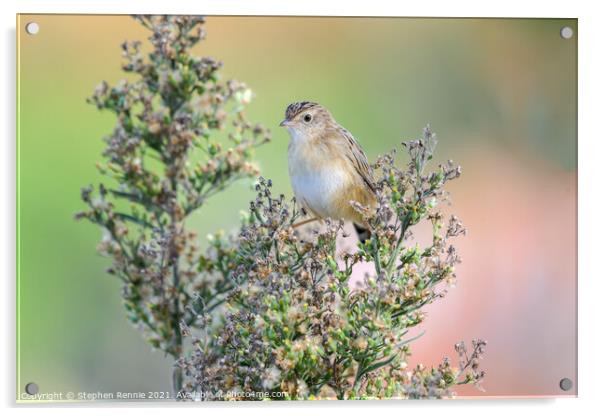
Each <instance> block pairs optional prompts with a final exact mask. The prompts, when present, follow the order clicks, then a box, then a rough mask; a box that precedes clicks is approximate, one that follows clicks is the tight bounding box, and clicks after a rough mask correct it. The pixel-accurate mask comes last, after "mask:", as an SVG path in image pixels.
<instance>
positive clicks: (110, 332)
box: [17, 15, 577, 396]
mask: <svg viewBox="0 0 602 416" xmlns="http://www.w3.org/2000/svg"><path fill="white" fill-rule="evenodd" d="M30 21H35V22H37V23H38V24H39V26H40V31H39V33H38V34H37V35H35V36H31V35H27V34H26V33H25V31H24V27H25V24H26V23H27V22H30ZM566 25H568V26H571V27H572V28H573V30H574V32H575V37H573V38H572V39H570V40H565V39H562V38H561V37H560V29H561V28H562V27H563V26H566ZM206 29H207V31H208V39H207V41H206V42H203V43H201V44H200V45H199V46H198V47H197V48H196V49H195V52H196V53H198V54H199V55H210V56H213V57H215V58H217V59H219V60H222V61H223V62H224V63H225V67H224V70H223V72H222V75H223V77H224V79H228V78H236V79H238V80H241V81H244V82H246V83H247V84H248V85H249V86H250V87H251V88H252V89H253V91H254V92H255V99H254V101H253V102H252V103H251V105H250V106H249V108H248V115H249V118H250V119H251V120H253V121H258V122H261V123H263V124H265V125H266V126H268V127H270V128H272V130H273V142H272V143H270V144H268V145H266V146H265V147H263V148H262V149H261V150H260V151H258V152H257V160H258V162H259V165H260V167H261V169H262V174H263V175H264V176H266V177H270V178H273V179H274V184H275V188H276V191H277V192H284V193H285V194H286V195H289V196H290V195H291V189H290V186H289V180H288V174H287V167H286V148H287V144H288V136H287V134H286V132H285V131H284V130H282V129H279V128H278V127H277V125H278V122H279V121H280V120H281V119H282V117H283V113H284V109H285V107H286V105H287V104H289V103H290V102H292V101H296V100H304V99H308V100H314V101H317V102H319V103H321V104H323V105H325V106H326V107H328V108H329V109H330V110H331V112H332V113H333V115H334V116H335V118H336V119H337V120H338V121H339V122H340V123H341V124H343V125H344V126H345V127H346V128H347V129H349V130H350V131H351V132H352V133H353V134H354V136H355V137H356V138H358V139H359V141H360V142H361V144H362V145H363V146H364V148H365V149H366V152H367V154H368V156H369V158H370V159H371V160H374V158H375V157H376V156H377V155H378V154H381V153H383V152H385V151H388V150H390V149H391V148H392V147H394V146H397V145H398V144H399V142H400V141H401V140H402V139H403V140H407V139H410V138H414V137H416V136H418V135H419V134H420V132H421V129H422V128H423V127H424V125H425V124H426V123H431V125H432V127H433V129H434V130H435V131H436V132H437V133H438V136H439V139H440V147H439V151H438V157H439V159H440V160H445V159H449V158H453V159H454V160H455V161H457V162H459V163H460V164H461V165H462V166H463V171H464V175H463V177H462V178H461V179H460V180H459V181H457V182H456V183H454V184H453V185H452V186H451V187H450V190H451V191H452V194H453V202H454V207H453V212H455V213H457V214H458V215H459V216H460V217H461V218H462V219H463V220H464V222H465V223H466V225H467V226H468V228H469V236H468V237H467V238H465V239H464V240H463V241H462V243H461V245H460V252H461V253H462V255H463V258H464V263H463V264H462V265H461V266H460V267H459V270H458V271H459V280H458V286H457V287H456V288H455V289H454V290H452V291H451V292H450V295H449V296H448V298H447V299H445V300H443V301H441V302H439V303H438V304H436V305H433V306H432V307H431V308H429V318H428V319H427V323H426V324H425V325H424V328H425V329H426V330H427V335H426V336H424V337H422V338H421V339H420V340H419V341H418V342H416V344H415V348H414V351H415V359H416V361H422V362H424V363H425V364H427V365H433V364H435V363H437V362H438V361H439V360H440V358H441V357H442V356H443V355H451V354H452V351H453V344H454V343H455V342H457V341H459V340H460V339H466V340H469V339H470V338H472V337H477V336H479V337H483V338H485V339H488V341H489V347H488V354H487V356H486V360H485V362H484V363H483V366H484V367H485V368H486V370H487V372H488V375H487V378H486V380H485V383H484V386H485V388H486V390H487V391H486V392H485V393H479V392H478V391H476V390H474V389H472V388H470V389H460V393H461V394H465V395H477V394H478V395H482V394H485V395H489V396H493V395H559V394H575V392H576V390H575V389H576V388H574V389H573V390H571V391H569V392H562V391H561V390H559V389H558V381H559V380H560V378H562V377H569V378H572V379H573V381H575V377H576V299H575V296H576V291H575V288H576V249H575V245H576V229H575V226H576V178H577V176H576V147H577V137H576V128H577V125H576V122H577V118H576V116H577V111H576V98H577V97H576V94H577V89H576V85H577V72H576V65H577V64H576V62H577V61H576V57H577V41H576V33H577V21H576V20H554V19H537V20H535V19H414V18H412V19H410V18H298V17H266V18H263V17H212V16H210V17H208V18H207V24H206ZM17 32H18V43H19V45H18V135H19V137H18V181H19V198H18V200H19V202H18V204H19V205H18V221H19V225H18V227H19V228H18V230H19V232H18V234H19V236H18V238H19V247H18V249H19V259H18V270H19V282H18V288H19V294H18V295H19V299H18V383H19V386H18V391H19V392H21V391H22V389H23V386H24V385H25V384H26V383H28V382H30V381H33V382H36V383H37V384H38V385H39V386H40V392H53V391H65V392H66V391H74V392H79V391H82V392H95V391H100V392H116V391H127V392H137V391H169V390H170V388H171V387H170V386H171V383H170V373H171V363H170V361H169V359H167V358H166V357H164V356H163V355H162V354H161V353H160V352H157V351H151V349H150V347H149V346H148V345H147V344H146V343H145V342H144V341H143V340H142V339H141V337H140V334H139V333H138V332H137V331H136V330H135V329H134V328H132V327H131V326H130V324H129V323H128V322H127V321H126V319H125V314H124V311H123V308H122V305H121V300H120V291H121V288H120V284H119V282H118V281H117V279H115V278H112V277H111V276H108V275H106V274H105V273H104V270H105V268H106V267H107V266H108V264H109V262H108V260H107V259H104V258H101V257H100V256H98V255H97V254H96V252H95V246H96V244H97V242H98V241H99V239H100V237H101V233H100V231H99V230H98V229H97V228H96V227H94V226H93V225H91V224H88V223H78V222H75V221H74V220H73V214H74V213H75V212H77V211H78V210H81V209H82V208H83V206H82V203H81V202H80V198H79V189H80V188H81V187H82V186H85V185H87V184H90V183H98V181H99V180H100V177H99V175H98V173H97V171H96V169H95V167H94V163H95V162H96V161H98V160H100V158H101V156H100V154H101V151H102V149H103V142H102V140H101V139H102V137H103V136H104V135H107V134H108V133H110V131H111V129H112V127H113V125H114V122H115V120H114V118H113V117H112V116H111V115H110V114H108V113H99V112H98V111H97V110H96V109H95V107H94V106H92V105H88V104H86V103H85V99H86V97H88V96H90V95H91V93H92V91H93V89H94V87H95V86H96V85H97V84H98V83H99V82H100V81H101V80H106V81H108V82H109V83H110V84H114V83H116V82H117V81H118V80H119V79H121V78H123V77H124V74H123V73H121V72H120V63H121V55H120V53H121V52H120V48H119V45H120V43H121V42H122V41H124V40H126V39H127V40H136V39H139V40H144V41H146V38H147V37H148V32H147V31H146V30H145V29H144V28H142V27H141V26H139V25H138V24H137V23H136V22H135V21H134V20H133V19H131V18H129V17H127V16H85V15H79V16H76V15H21V16H20V18H19V19H18V28H17ZM249 185H250V182H246V183H239V184H237V185H235V186H234V187H233V188H231V189H229V190H228V191H227V192H225V193H223V194H221V195H219V196H218V197H216V198H215V199H213V200H212V201H211V203H210V204H209V205H208V206H206V207H205V208H204V209H203V210H202V212H201V213H200V214H199V215H197V216H195V217H194V221H193V222H192V223H191V226H192V227H193V228H194V229H196V230H199V231H200V232H199V234H200V235H201V236H204V235H206V234H207V233H211V232H214V231H215V230H217V229H219V228H223V229H225V230H231V229H232V228H233V227H234V226H235V225H236V224H237V220H238V213H239V211H240V210H241V209H245V208H246V207H247V202H248V201H249V200H250V199H251V198H252V196H253V192H252V191H251V190H250V187H249Z"/></svg>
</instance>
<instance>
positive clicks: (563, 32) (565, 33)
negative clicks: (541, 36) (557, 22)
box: [560, 26, 573, 39]
mask: <svg viewBox="0 0 602 416" xmlns="http://www.w3.org/2000/svg"><path fill="white" fill-rule="evenodd" d="M560 37H561V38H562V39H570V38H572V37H573V28H572V27H570V26H565V27H563V28H562V29H560Z"/></svg>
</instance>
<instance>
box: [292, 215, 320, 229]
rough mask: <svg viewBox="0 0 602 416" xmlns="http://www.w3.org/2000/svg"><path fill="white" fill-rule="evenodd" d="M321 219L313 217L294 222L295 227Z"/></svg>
mask: <svg viewBox="0 0 602 416" xmlns="http://www.w3.org/2000/svg"><path fill="white" fill-rule="evenodd" d="M319 219H320V218H318V217H313V218H310V219H308V220H304V221H301V222H298V223H297V224H293V228H297V227H301V226H302V225H305V224H309V223H310V222H314V221H318V220H319Z"/></svg>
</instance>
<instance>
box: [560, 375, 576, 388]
mask: <svg viewBox="0 0 602 416" xmlns="http://www.w3.org/2000/svg"><path fill="white" fill-rule="evenodd" d="M560 388H561V389H562V390H564V391H569V390H570V389H572V388H573V381H572V380H571V379H570V378H563V379H562V380H560Z"/></svg>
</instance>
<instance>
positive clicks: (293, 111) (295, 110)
mask: <svg viewBox="0 0 602 416" xmlns="http://www.w3.org/2000/svg"><path fill="white" fill-rule="evenodd" d="M318 106H319V104H318V103H313V102H311V101H299V102H296V103H292V104H290V105H289V106H288V107H286V111H285V113H284V117H285V118H286V119H287V120H292V119H294V118H295V117H296V116H297V115H298V114H299V113H302V112H303V111H305V110H309V109H310V108H314V107H318Z"/></svg>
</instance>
